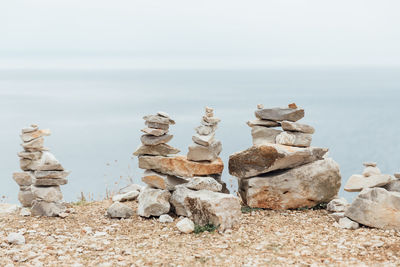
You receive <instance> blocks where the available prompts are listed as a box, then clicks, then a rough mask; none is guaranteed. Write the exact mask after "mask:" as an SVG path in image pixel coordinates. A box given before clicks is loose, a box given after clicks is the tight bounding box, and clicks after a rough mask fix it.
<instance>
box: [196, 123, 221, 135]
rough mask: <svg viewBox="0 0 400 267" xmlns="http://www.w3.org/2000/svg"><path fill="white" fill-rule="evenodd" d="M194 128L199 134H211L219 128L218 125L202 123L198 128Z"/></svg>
mask: <svg viewBox="0 0 400 267" xmlns="http://www.w3.org/2000/svg"><path fill="white" fill-rule="evenodd" d="M194 130H195V131H196V133H197V134H199V135H209V134H211V133H213V132H215V130H217V126H216V125H213V126H206V125H200V126H197V127H196V128H194Z"/></svg>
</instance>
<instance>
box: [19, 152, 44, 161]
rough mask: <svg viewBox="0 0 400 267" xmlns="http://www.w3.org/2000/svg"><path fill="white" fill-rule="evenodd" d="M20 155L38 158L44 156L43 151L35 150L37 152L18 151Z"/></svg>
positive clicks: (21, 156)
mask: <svg viewBox="0 0 400 267" xmlns="http://www.w3.org/2000/svg"><path fill="white" fill-rule="evenodd" d="M18 157H20V158H23V159H30V160H38V159H40V158H41V157H42V151H35V152H28V151H22V152H19V153H18Z"/></svg>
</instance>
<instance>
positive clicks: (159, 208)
mask: <svg viewBox="0 0 400 267" xmlns="http://www.w3.org/2000/svg"><path fill="white" fill-rule="evenodd" d="M170 197H171V194H170V193H169V192H168V191H167V190H161V189H154V188H148V187H147V188H145V189H143V190H142V192H140V195H139V197H138V201H139V205H138V209H137V213H138V215H140V216H142V217H150V216H160V215H162V214H166V213H168V212H169V209H170V207H171V206H170V204H169V199H170Z"/></svg>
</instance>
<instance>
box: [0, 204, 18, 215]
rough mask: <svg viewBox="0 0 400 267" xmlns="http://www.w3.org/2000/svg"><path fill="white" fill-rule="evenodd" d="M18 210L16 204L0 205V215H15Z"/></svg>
mask: <svg viewBox="0 0 400 267" xmlns="http://www.w3.org/2000/svg"><path fill="white" fill-rule="evenodd" d="M18 209H19V208H18V205H16V204H8V203H0V214H10V213H15V212H17V211H18Z"/></svg>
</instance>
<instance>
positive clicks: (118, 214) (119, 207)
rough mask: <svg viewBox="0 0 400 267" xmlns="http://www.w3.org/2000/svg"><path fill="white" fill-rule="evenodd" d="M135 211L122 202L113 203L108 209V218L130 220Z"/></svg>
mask: <svg viewBox="0 0 400 267" xmlns="http://www.w3.org/2000/svg"><path fill="white" fill-rule="evenodd" d="M133 213H134V212H133V209H132V208H130V207H128V206H127V205H125V204H122V203H120V202H115V203H113V204H112V205H111V206H110V207H109V208H108V209H107V216H108V217H110V218H118V219H120V218H129V217H131V216H132V215H133Z"/></svg>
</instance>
